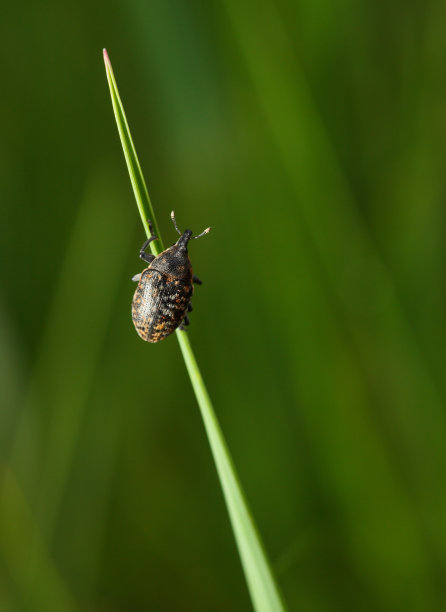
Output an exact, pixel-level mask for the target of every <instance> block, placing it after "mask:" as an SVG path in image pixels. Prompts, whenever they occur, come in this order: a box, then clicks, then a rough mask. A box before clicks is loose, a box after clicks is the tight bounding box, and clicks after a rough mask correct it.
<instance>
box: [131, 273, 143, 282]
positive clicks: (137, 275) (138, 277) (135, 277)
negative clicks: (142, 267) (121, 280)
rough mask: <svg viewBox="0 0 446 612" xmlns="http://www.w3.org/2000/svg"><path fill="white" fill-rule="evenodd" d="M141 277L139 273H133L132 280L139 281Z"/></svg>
mask: <svg viewBox="0 0 446 612" xmlns="http://www.w3.org/2000/svg"><path fill="white" fill-rule="evenodd" d="M140 279H141V274H135V276H132V281H135V283H139V281H140Z"/></svg>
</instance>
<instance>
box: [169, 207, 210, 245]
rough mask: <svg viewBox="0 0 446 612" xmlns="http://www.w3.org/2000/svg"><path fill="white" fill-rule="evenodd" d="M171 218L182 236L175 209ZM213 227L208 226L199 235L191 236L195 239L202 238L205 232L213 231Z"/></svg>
mask: <svg viewBox="0 0 446 612" xmlns="http://www.w3.org/2000/svg"><path fill="white" fill-rule="evenodd" d="M170 218H171V219H172V223H173V224H174V226H175V229H176V230H177V232H178V233H179V234H180V236H181V235H182V234H181V232H180V230H179V229H178V225H177V220H176V219H175V213H174V212H173V211H172V212H171V213H170ZM211 229H212V228H211V227H207V228H206V229H205V230H203V231H202V232H201V234H198V236H191V238H192V239H193V240H196V239H197V238H201V237H202V236H204V235H205V234H209V232H210V231H211Z"/></svg>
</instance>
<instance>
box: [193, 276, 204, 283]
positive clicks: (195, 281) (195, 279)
mask: <svg viewBox="0 0 446 612" xmlns="http://www.w3.org/2000/svg"><path fill="white" fill-rule="evenodd" d="M192 280H193V282H194V283H195V284H196V285H202V284H203V283H202V281H201V280H200V279H199V278H198V276H195V274H194V275H193V277H192Z"/></svg>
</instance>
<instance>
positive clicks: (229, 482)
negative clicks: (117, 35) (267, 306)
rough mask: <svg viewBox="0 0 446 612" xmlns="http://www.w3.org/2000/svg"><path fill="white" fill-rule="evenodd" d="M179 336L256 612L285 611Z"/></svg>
mask: <svg viewBox="0 0 446 612" xmlns="http://www.w3.org/2000/svg"><path fill="white" fill-rule="evenodd" d="M104 61H105V70H106V73H107V79H108V84H109V87H110V94H111V98H112V103H113V109H114V113H115V118H116V123H117V125H118V131H119V135H120V138H121V143H122V147H123V150H124V156H125V159H126V162H127V167H128V170H129V174H130V179H131V182H132V186H133V191H134V193H135V198H136V202H137V205H138V209H139V212H140V215H141V220H142V222H143V225H144V228H145V231H146V234H147V236H148V237H149V236H150V230H149V227H148V224H147V219H148V218H149V219H150V220H151V221H152V223H153V226H154V229H155V233H156V235H157V236H158V237H160V233H159V229H158V226H157V224H156V218H155V214H154V212H153V208H152V204H151V201H150V198H149V193H148V191H147V187H146V184H145V181H144V177H143V174H142V171H141V167H140V165H139V161H138V157H137V155H136V151H135V147H134V145H133V141H132V137H131V134H130V130H129V126H128V123H127V119H126V116H125V113H124V108H123V106H122V102H121V99H120V97H119V93H118V88H117V86H116V81H115V77H114V74H113V70H112V66H111V63H110V59H109V57H108V54H107V51H106V50H105V49H104ZM160 242H161V241H160ZM159 246H161V248H162V243H161V245H160V244H159ZM150 247H151V249H152V253H153V254H154V255H157V254H158V253H159V251H158V250H157V247H156V246H155V245H154V242H152V243H150ZM176 334H177V338H178V342H179V344H180V348H181V352H182V354H183V358H184V361H185V364H186V368H187V371H188V373H189V377H190V380H191V383H192V387H193V389H194V392H195V396H196V398H197V402H198V405H199V407H200V411H201V415H202V418H203V421H204V425H205V429H206V433H207V436H208V439H209V444H210V446H211V450H212V453H213V456H214V461H215V464H216V467H217V472H218V476H219V478H220V484H221V486H222V489H223V494H224V497H225V501H226V505H227V508H228V512H229V517H230V520H231V524H232V529H233V531H234V536H235V540H236V543H237V547H238V550H239V553H240V558H241V561H242V566H243V569H244V572H245V577H246V581H247V583H248V588H249V592H250V595H251V599H252V603H253V606H254V608H255V610H256V611H258V612H260V611H262V612H276V611H282V610H284V605H283V603H282V600H281V597H280V595H279V591H278V588H277V585H276V583H275V581H274V577H273V575H272V572H271V568H270V565H269V562H268V559H267V557H266V554H265V551H264V549H263V546H262V543H261V540H260V537H259V535H258V533H257V530H256V527H255V525H254V521H253V519H252V516H251V513H250V511H249V508H248V506H247V503H246V500H245V496H244V494H243V491H242V488H241V486H240V482H239V480H238V477H237V474H236V472H235V469H234V465H233V462H232V459H231V456H230V454H229V451H228V448H227V446H226V442H225V439H224V437H223V434H222V431H221V429H220V425H219V423H218V420H217V417H216V415H215V412H214V409H213V407H212V403H211V400H210V397H209V394H208V392H207V389H206V386H205V383H204V381H203V378H202V376H201V373H200V370H199V367H198V364H197V362H196V360H195V356H194V353H193V351H192V347H191V345H190V341H189V338H188V337H187V335H186V334H185V333H183V332H181V331H178V330H177V332H176Z"/></svg>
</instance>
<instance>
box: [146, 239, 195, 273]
mask: <svg viewBox="0 0 446 612" xmlns="http://www.w3.org/2000/svg"><path fill="white" fill-rule="evenodd" d="M150 268H152V269H153V270H158V272H161V273H162V274H167V275H168V276H172V277H173V278H176V279H178V280H183V281H189V282H190V281H192V265H191V263H190V259H189V255H188V253H187V248H184V247H183V248H181V247H179V246H178V243H177V244H174V245H173V246H171V247H170V248H169V249H166V250H165V251H163V252H162V253H161V255H158V257H156V258H155V259H154V260H153V262H152V263H151V264H150Z"/></svg>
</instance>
